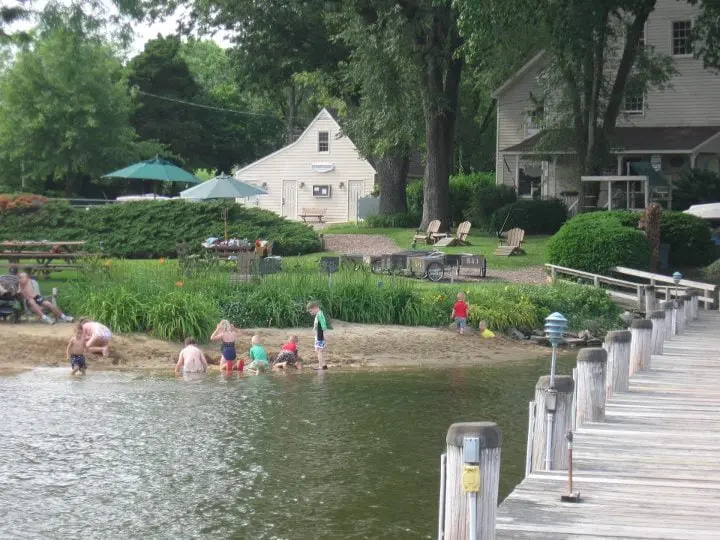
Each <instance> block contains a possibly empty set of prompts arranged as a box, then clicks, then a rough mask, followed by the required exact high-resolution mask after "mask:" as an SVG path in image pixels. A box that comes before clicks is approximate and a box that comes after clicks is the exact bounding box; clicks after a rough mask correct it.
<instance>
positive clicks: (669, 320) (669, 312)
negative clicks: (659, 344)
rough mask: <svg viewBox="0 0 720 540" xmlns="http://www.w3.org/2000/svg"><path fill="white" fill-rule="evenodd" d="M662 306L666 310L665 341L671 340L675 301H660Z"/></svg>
mask: <svg viewBox="0 0 720 540" xmlns="http://www.w3.org/2000/svg"><path fill="white" fill-rule="evenodd" d="M660 307H662V309H663V310H664V311H665V341H670V340H671V339H672V337H673V312H674V311H675V302H673V301H672V300H667V301H665V302H660Z"/></svg>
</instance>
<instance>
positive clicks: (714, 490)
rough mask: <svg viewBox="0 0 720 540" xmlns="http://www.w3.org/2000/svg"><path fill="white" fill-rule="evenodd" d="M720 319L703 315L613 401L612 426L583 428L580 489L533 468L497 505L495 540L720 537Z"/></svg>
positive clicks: (577, 455) (557, 474)
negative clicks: (573, 494) (571, 498)
mask: <svg viewBox="0 0 720 540" xmlns="http://www.w3.org/2000/svg"><path fill="white" fill-rule="evenodd" d="M718 329H720V314H719V313H717V312H705V311H702V312H701V314H700V319H699V320H698V321H693V323H692V324H691V326H689V327H688V328H687V330H686V332H685V333H684V334H682V335H680V336H674V337H673V339H672V340H670V341H667V342H666V343H665V345H664V351H663V354H662V355H653V357H652V362H651V370H650V371H648V372H641V373H636V374H635V375H633V376H632V377H631V378H630V388H629V391H628V392H625V393H617V394H615V395H613V397H612V398H611V399H610V400H609V401H608V403H607V407H606V422H605V423H589V424H586V425H583V426H579V427H578V429H577V431H576V432H575V440H574V445H573V454H574V466H575V474H574V484H575V486H574V487H575V490H578V491H580V493H581V496H582V502H581V503H579V504H568V503H562V502H560V495H561V494H563V493H564V492H565V490H566V489H567V488H566V482H567V472H565V471H549V472H533V473H532V474H530V475H529V476H528V477H527V478H526V479H525V480H523V482H522V483H520V484H519V485H518V486H517V487H516V488H515V490H514V491H513V492H512V493H511V494H510V495H509V496H508V497H507V498H506V499H505V501H503V503H502V504H501V505H500V507H499V509H498V515H497V526H496V531H497V535H496V538H498V539H499V540H500V539H503V540H504V539H509V538H513V539H516V540H526V539H536V540H550V539H552V540H561V539H567V540H573V539H578V540H591V539H599V538H604V539H638V540H645V539H648V540H649V539H652V540H669V539H677V540H705V539H708V540H710V539H713V540H716V539H718V538H720V451H718V450H719V449H720V332H718Z"/></svg>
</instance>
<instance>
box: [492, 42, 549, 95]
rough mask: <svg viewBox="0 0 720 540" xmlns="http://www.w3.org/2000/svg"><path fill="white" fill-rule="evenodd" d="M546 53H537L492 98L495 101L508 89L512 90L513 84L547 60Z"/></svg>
mask: <svg viewBox="0 0 720 540" xmlns="http://www.w3.org/2000/svg"><path fill="white" fill-rule="evenodd" d="M545 56H546V53H545V51H544V50H542V51H540V52H539V53H537V54H536V55H535V56H533V57H532V58H531V59H530V60H528V61H527V62H526V63H525V65H523V66H522V67H521V68H520V69H518V70H517V71H516V72H515V74H514V75H513V76H512V77H510V78H509V79H508V80H507V81H505V82H504V83H502V85H501V86H500V87H499V88H498V89H497V90H495V91H494V92H493V93H492V94H491V96H492V97H493V98H494V99H497V98H498V97H499V96H500V95H501V94H503V93H504V92H505V91H506V90H507V89H508V88H510V87H511V86H512V85H513V84H515V83H516V82H517V81H518V80H520V79H521V78H522V76H523V75H525V74H526V73H527V72H528V71H530V70H531V69H532V68H533V67H534V66H535V65H537V64H538V63H540V61H541V60H542V59H543V58H545Z"/></svg>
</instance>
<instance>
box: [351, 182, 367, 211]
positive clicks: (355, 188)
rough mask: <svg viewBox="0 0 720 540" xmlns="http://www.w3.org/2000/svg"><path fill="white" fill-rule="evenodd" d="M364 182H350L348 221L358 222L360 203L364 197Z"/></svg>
mask: <svg viewBox="0 0 720 540" xmlns="http://www.w3.org/2000/svg"><path fill="white" fill-rule="evenodd" d="M364 184H365V183H364V182H363V181H362V180H350V182H348V221H357V218H358V215H357V211H358V201H359V200H360V198H361V197H362V196H363V185H364Z"/></svg>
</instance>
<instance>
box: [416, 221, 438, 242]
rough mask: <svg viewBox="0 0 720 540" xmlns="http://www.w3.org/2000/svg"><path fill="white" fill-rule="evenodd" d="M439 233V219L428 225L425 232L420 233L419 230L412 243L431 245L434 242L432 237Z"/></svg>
mask: <svg viewBox="0 0 720 540" xmlns="http://www.w3.org/2000/svg"><path fill="white" fill-rule="evenodd" d="M439 231H440V220H439V219H433V220H432V221H431V222H430V223H428V226H427V231H425V232H422V231H421V230H418V231H417V232H416V234H415V236H413V243H415V242H425V243H426V244H432V243H433V241H434V238H433V235H434V234H437V233H438V232H439Z"/></svg>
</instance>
